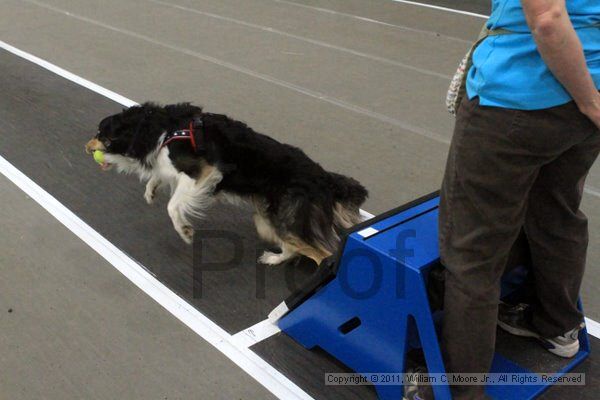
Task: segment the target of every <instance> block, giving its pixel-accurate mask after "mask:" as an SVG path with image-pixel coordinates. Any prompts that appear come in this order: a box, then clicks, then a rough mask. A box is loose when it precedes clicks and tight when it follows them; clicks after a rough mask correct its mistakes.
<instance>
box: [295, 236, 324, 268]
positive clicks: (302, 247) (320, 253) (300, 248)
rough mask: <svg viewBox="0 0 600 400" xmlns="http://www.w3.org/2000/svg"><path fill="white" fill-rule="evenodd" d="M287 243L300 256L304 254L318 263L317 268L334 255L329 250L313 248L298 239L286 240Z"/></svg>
mask: <svg viewBox="0 0 600 400" xmlns="http://www.w3.org/2000/svg"><path fill="white" fill-rule="evenodd" d="M285 243H286V245H287V246H289V247H292V248H294V249H295V250H296V252H297V253H298V254H302V255H303V256H306V257H308V258H310V259H312V260H314V261H315V262H316V263H317V266H319V265H321V262H322V261H323V260H324V259H325V258H327V257H329V256H330V255H331V254H332V253H331V252H330V251H328V250H325V249H320V248H317V247H315V246H311V245H310V244H308V243H306V242H304V241H303V240H301V239H298V238H296V237H292V238H290V239H288V240H286V241H285Z"/></svg>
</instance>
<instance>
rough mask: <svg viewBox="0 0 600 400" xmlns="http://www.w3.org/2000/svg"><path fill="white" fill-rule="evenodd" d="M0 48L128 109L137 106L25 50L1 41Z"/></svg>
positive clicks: (133, 102) (131, 101)
mask: <svg viewBox="0 0 600 400" xmlns="http://www.w3.org/2000/svg"><path fill="white" fill-rule="evenodd" d="M0 48H3V49H4V50H6V51H9V52H11V53H13V54H14V55H17V56H19V57H21V58H24V59H25V60H27V61H31V62H32V63H34V64H37V65H39V66H40V67H42V68H45V69H47V70H48V71H50V72H53V73H55V74H56V75H59V76H61V77H63V78H65V79H67V80H70V81H71V82H74V83H76V84H78V85H80V86H83V87H85V88H87V89H90V90H91V91H93V92H96V93H98V94H100V95H102V96H104V97H107V98H109V99H111V100H113V101H115V102H117V103H119V104H122V105H124V106H126V107H131V106H134V105H136V104H137V103H136V102H135V101H133V100H129V99H128V98H126V97H123V96H121V95H120V94H117V93H115V92H113V91H111V90H108V89H105V88H103V87H102V86H100V85H97V84H95V83H94V82H90V81H88V80H87V79H84V78H82V77H80V76H77V75H75V74H73V73H71V72H69V71H67V70H64V69H62V68H60V67H58V66H56V65H54V64H51V63H49V62H48V61H45V60H42V59H41V58H39V57H36V56H34V55H32V54H29V53H26V52H24V51H23V50H19V49H17V48H16V47H13V46H11V45H10V44H8V43H6V42H3V41H1V40H0Z"/></svg>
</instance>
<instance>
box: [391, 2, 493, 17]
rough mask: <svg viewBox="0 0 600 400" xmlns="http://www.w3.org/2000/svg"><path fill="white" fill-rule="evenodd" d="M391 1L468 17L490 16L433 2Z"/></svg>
mask: <svg viewBox="0 0 600 400" xmlns="http://www.w3.org/2000/svg"><path fill="white" fill-rule="evenodd" d="M392 1H395V2H396V3H403V4H410V5H412V6H419V7H425V8H431V9H434V10H440V11H447V12H451V13H455V14H462V15H468V16H470V17H477V18H485V19H488V18H489V17H490V16H489V15H484V14H477V13H474V12H470V11H463V10H456V9H454V8H448V7H442V6H436V5H434V4H427V3H419V2H417V1H408V0H392Z"/></svg>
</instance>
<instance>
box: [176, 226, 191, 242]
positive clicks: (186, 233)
mask: <svg viewBox="0 0 600 400" xmlns="http://www.w3.org/2000/svg"><path fill="white" fill-rule="evenodd" d="M177 233H179V236H181V238H182V239H183V241H184V242H186V243H187V244H192V243H193V242H194V228H193V227H192V226H190V225H185V226H182V227H181V228H179V229H177Z"/></svg>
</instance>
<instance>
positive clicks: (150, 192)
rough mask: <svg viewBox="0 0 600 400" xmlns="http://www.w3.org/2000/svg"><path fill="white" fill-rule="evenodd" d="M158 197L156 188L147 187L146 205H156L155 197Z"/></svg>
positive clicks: (145, 193) (145, 194)
mask: <svg viewBox="0 0 600 400" xmlns="http://www.w3.org/2000/svg"><path fill="white" fill-rule="evenodd" d="M155 196H156V187H150V186H146V191H145V192H144V199H145V200H146V203H148V204H152V203H154V197H155Z"/></svg>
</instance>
